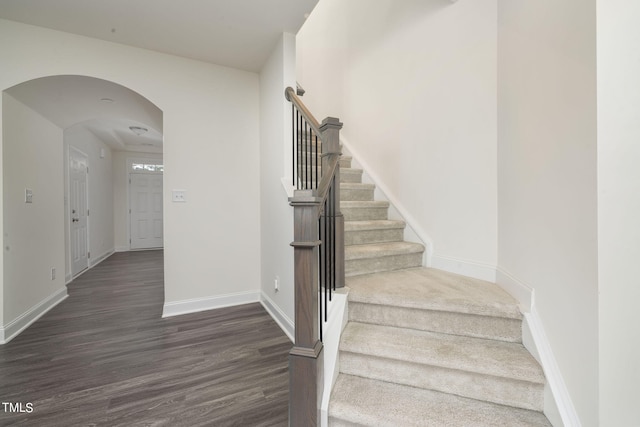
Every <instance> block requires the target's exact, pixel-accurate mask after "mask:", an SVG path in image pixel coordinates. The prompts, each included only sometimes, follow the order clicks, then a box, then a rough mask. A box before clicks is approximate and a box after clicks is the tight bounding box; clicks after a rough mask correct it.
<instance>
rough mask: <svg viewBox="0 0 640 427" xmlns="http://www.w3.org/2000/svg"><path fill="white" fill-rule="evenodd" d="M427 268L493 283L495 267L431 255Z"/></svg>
mask: <svg viewBox="0 0 640 427" xmlns="http://www.w3.org/2000/svg"><path fill="white" fill-rule="evenodd" d="M429 267H432V268H437V269H439V270H445V271H448V272H450V273H455V274H461V275H463V276H467V277H473V278H475V279H480V280H486V281H487V282H492V283H495V281H496V267H495V266H492V265H488V264H482V263H479V262H475V261H469V260H465V259H459V258H451V257H445V256H441V255H432V256H431V264H430V265H429Z"/></svg>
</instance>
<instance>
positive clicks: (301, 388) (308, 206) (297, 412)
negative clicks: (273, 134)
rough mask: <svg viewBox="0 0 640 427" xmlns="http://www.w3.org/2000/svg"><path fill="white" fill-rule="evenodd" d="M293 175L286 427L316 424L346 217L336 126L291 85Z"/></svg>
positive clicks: (341, 273)
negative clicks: (325, 341) (324, 328)
mask: <svg viewBox="0 0 640 427" xmlns="http://www.w3.org/2000/svg"><path fill="white" fill-rule="evenodd" d="M285 97H286V99H287V100H288V101H289V102H291V104H292V110H291V111H292V113H291V114H292V122H293V126H292V151H293V156H292V157H293V161H292V176H293V186H294V188H295V190H294V195H293V197H291V198H289V203H290V205H291V206H293V208H294V225H293V229H294V241H293V242H292V243H291V246H293V248H294V268H295V272H294V293H295V296H294V299H295V342H294V345H293V348H292V349H291V351H290V353H289V425H291V426H319V425H320V403H321V399H322V393H323V384H324V379H323V352H322V350H323V345H322V324H323V321H324V322H326V320H327V305H328V302H329V300H330V299H331V293H332V291H335V289H336V288H340V287H343V286H344V271H345V270H344V217H343V216H342V213H341V212H340V165H339V162H340V156H341V152H340V129H341V128H342V123H340V121H339V120H338V119H337V118H334V117H327V118H326V119H324V120H323V121H322V123H321V124H320V123H318V121H317V120H316V119H315V118H314V117H313V115H312V114H311V112H309V110H308V109H307V108H306V107H305V105H304V104H303V103H302V101H301V100H300V98H298V96H297V95H296V92H295V90H294V89H292V88H290V87H288V88H287V89H286V90H285Z"/></svg>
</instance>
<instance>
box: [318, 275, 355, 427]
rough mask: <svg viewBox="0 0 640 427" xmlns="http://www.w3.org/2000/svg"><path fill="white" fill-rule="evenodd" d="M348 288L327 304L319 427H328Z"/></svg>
mask: <svg viewBox="0 0 640 427" xmlns="http://www.w3.org/2000/svg"><path fill="white" fill-rule="evenodd" d="M348 295H349V288H348V287H346V286H345V287H344V288H342V289H337V290H336V291H335V293H334V294H333V301H332V302H331V303H329V313H328V315H327V318H328V319H327V322H326V323H325V324H324V331H325V332H324V339H323V346H324V357H323V361H324V367H323V369H324V370H323V376H324V386H323V390H322V402H321V405H320V416H321V417H320V420H321V422H320V425H321V427H328V425H329V400H330V399H331V391H332V390H333V386H334V384H335V383H336V379H337V378H338V373H339V372H340V359H339V358H338V349H339V347H340V337H341V336H342V331H343V330H344V328H345V326H347V321H348V320H349V302H348Z"/></svg>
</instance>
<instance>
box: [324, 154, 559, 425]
mask: <svg viewBox="0 0 640 427" xmlns="http://www.w3.org/2000/svg"><path fill="white" fill-rule="evenodd" d="M340 165H341V169H340V171H341V182H342V183H341V208H342V213H343V214H344V216H345V242H346V245H347V246H346V248H345V258H346V275H347V286H348V287H349V288H350V292H349V322H348V324H347V326H346V328H345V330H344V332H343V334H342V338H341V344H340V353H339V366H340V374H339V376H338V379H337V381H336V384H335V386H334V389H333V392H332V396H331V402H330V405H329V425H331V426H356V425H366V426H394V427H396V426H509V427H513V426H550V425H551V424H550V423H549V422H548V420H547V419H546V417H545V416H544V415H543V414H542V410H543V390H544V383H545V378H544V375H543V372H542V369H541V368H540V366H539V365H538V363H537V362H536V361H535V359H534V358H533V357H532V356H531V355H530V354H529V353H528V352H527V350H526V349H525V348H524V346H523V345H522V336H521V322H522V315H521V313H520V311H519V309H518V305H517V302H516V301H515V300H514V299H513V298H512V297H511V296H509V295H508V294H506V293H505V292H504V291H502V290H501V289H500V288H499V287H498V286H496V285H494V284H491V283H488V282H484V281H480V280H475V279H470V278H468V277H463V276H458V275H455V274H451V273H447V272H444V271H440V270H435V269H428V268H423V267H421V265H422V256H423V252H424V247H423V246H422V245H420V244H417V243H411V242H405V241H404V240H403V232H404V227H405V224H404V223H403V222H402V221H394V220H389V219H388V216H387V211H388V207H389V204H388V203H387V202H384V201H375V200H374V196H373V193H374V186H373V185H371V184H363V183H362V170H359V169H353V168H351V158H350V157H348V156H343V158H342V160H341V162H340Z"/></svg>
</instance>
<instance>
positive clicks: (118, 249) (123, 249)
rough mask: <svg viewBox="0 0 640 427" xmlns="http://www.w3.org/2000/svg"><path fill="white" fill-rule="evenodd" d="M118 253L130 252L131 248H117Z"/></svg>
mask: <svg viewBox="0 0 640 427" xmlns="http://www.w3.org/2000/svg"><path fill="white" fill-rule="evenodd" d="M115 251H116V252H129V246H116V249H115Z"/></svg>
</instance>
